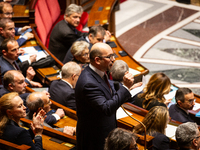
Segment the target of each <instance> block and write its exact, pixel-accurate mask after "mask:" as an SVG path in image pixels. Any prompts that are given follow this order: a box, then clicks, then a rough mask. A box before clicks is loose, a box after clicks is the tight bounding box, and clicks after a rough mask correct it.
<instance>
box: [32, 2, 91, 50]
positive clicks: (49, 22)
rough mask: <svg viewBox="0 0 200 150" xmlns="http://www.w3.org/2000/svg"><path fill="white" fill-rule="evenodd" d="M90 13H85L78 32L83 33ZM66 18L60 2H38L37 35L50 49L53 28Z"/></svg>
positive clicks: (36, 9) (36, 8) (36, 12)
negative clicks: (62, 12)
mask: <svg viewBox="0 0 200 150" xmlns="http://www.w3.org/2000/svg"><path fill="white" fill-rule="evenodd" d="M88 16H89V15H88V13H87V12H83V14H82V16H81V20H80V24H79V26H78V27H77V30H79V31H82V29H83V27H84V26H85V24H86V23H87V20H88ZM63 18H64V14H61V11H60V5H59V3H58V0H37V3H36V4H35V24H36V26H37V29H36V31H37V34H38V36H39V38H40V40H41V41H42V43H43V44H44V45H45V46H46V47H47V48H48V46H49V38H50V34H51V31H52V29H53V27H54V26H55V25H56V23H58V22H59V21H61V20H62V19H63Z"/></svg>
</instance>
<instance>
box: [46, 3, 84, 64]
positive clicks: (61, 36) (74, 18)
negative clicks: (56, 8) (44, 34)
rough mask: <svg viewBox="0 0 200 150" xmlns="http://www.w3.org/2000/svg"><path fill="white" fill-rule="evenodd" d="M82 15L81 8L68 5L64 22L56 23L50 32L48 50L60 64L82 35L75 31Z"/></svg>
mask: <svg viewBox="0 0 200 150" xmlns="http://www.w3.org/2000/svg"><path fill="white" fill-rule="evenodd" d="M82 13H83V8H82V7H81V6H78V5H76V4H71V5H69V6H68V7H67V9H66V11H65V16H64V20H61V21H60V22H58V23H57V24H56V25H55V27H54V28H53V30H52V32H51V35H50V41H49V50H50V52H51V53H52V54H53V55H54V56H56V57H57V58H58V59H59V60H60V61H61V62H62V61H63V59H64V57H65V55H66V53H67V51H68V50H69V48H70V47H71V46H72V44H73V42H75V41H76V40H77V39H78V38H80V37H81V36H82V35H83V33H82V32H80V31H78V30H77V29H76V27H77V26H78V25H79V22H80V18H81V15H82Z"/></svg>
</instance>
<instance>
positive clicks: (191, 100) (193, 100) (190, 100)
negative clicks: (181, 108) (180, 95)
mask: <svg viewBox="0 0 200 150" xmlns="http://www.w3.org/2000/svg"><path fill="white" fill-rule="evenodd" d="M195 101H196V99H189V100H188V102H189V103H190V104H192V103H193V102H195Z"/></svg>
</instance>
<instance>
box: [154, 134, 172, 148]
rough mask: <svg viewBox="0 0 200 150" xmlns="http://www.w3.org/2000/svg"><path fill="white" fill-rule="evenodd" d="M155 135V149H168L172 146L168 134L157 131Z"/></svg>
mask: <svg viewBox="0 0 200 150" xmlns="http://www.w3.org/2000/svg"><path fill="white" fill-rule="evenodd" d="M153 137H154V139H153V141H152V142H153V143H152V144H153V150H168V149H169V148H170V140H169V138H168V137H167V136H166V135H164V134H162V133H159V132H156V133H154V134H153Z"/></svg>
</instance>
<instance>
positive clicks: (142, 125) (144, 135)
mask: <svg viewBox="0 0 200 150" xmlns="http://www.w3.org/2000/svg"><path fill="white" fill-rule="evenodd" d="M121 108H122V109H123V111H124V112H125V113H126V114H127V115H128V116H129V117H131V118H132V119H133V120H135V121H137V122H139V123H140V124H141V125H142V126H143V127H144V150H146V130H147V129H146V126H145V125H144V124H143V123H142V122H141V121H139V120H137V119H135V118H133V117H132V116H131V115H129V114H128V112H127V111H126V110H125V108H124V107H123V106H122V105H121Z"/></svg>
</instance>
